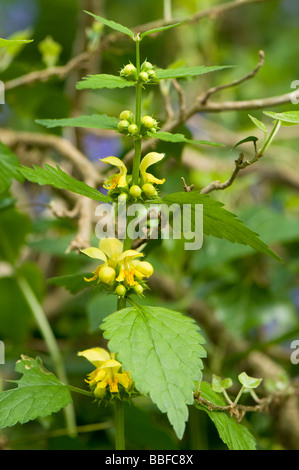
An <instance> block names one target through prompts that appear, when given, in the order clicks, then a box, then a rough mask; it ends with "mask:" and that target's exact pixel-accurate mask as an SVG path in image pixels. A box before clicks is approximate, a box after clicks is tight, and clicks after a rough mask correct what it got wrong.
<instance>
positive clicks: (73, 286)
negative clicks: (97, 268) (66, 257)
mask: <svg viewBox="0 0 299 470" xmlns="http://www.w3.org/2000/svg"><path fill="white" fill-rule="evenodd" d="M84 277H86V278H87V279H88V278H90V277H92V276H91V274H90V272H89V273H80V274H70V275H67V276H57V277H52V278H50V279H48V281H47V282H48V284H50V285H54V286H59V287H64V288H65V289H67V290H68V291H69V292H71V294H77V293H78V292H80V291H82V290H83V289H86V288H87V287H91V286H95V285H97V281H94V282H87V281H85V280H84Z"/></svg>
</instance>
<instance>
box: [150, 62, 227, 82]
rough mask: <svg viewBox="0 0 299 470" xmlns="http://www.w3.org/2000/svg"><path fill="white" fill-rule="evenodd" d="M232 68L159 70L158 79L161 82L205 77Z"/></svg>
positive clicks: (157, 71)
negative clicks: (206, 74)
mask: <svg viewBox="0 0 299 470" xmlns="http://www.w3.org/2000/svg"><path fill="white" fill-rule="evenodd" d="M229 67H231V66H230V65H220V66H219V65H213V66H210V67H205V66H204V65H199V66H197V67H178V68H169V69H164V70H163V69H157V70H156V77H157V78H158V79H159V80H164V79H171V78H187V77H195V76H197V75H203V74H205V73H209V72H216V71H217V70H222V69H227V68H229Z"/></svg>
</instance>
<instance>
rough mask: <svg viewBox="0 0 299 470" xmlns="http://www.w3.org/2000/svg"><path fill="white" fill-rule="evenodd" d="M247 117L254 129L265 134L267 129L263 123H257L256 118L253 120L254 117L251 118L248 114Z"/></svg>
mask: <svg viewBox="0 0 299 470" xmlns="http://www.w3.org/2000/svg"><path fill="white" fill-rule="evenodd" d="M248 116H249V117H250V119H251V120H252V122H253V124H254V125H255V126H256V127H258V128H259V129H260V130H261V131H263V132H264V133H265V134H267V132H268V129H267V127H266V126H265V124H264V123H263V122H261V121H259V120H258V119H257V118H255V117H254V116H251V115H250V114H248Z"/></svg>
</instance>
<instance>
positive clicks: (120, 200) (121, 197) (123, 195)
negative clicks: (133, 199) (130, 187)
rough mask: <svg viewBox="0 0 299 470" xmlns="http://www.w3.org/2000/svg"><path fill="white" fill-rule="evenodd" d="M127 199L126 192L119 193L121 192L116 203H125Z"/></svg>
mask: <svg viewBox="0 0 299 470" xmlns="http://www.w3.org/2000/svg"><path fill="white" fill-rule="evenodd" d="M127 199H128V195H127V193H121V194H120V195H119V196H118V203H119V204H125V203H126V202H127Z"/></svg>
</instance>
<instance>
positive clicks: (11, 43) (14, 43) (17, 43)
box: [0, 38, 33, 48]
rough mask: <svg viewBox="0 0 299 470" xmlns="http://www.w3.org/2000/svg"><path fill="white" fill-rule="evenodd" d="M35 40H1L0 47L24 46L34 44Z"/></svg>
mask: <svg viewBox="0 0 299 470" xmlns="http://www.w3.org/2000/svg"><path fill="white" fill-rule="evenodd" d="M32 41H33V39H1V38H0V47H9V48H10V47H19V46H22V45H23V44H28V43H29V42H32Z"/></svg>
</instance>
